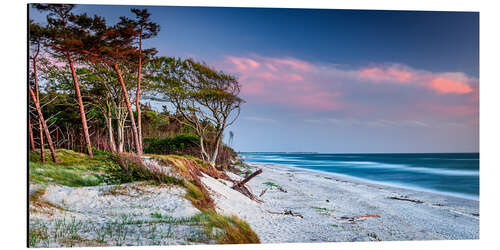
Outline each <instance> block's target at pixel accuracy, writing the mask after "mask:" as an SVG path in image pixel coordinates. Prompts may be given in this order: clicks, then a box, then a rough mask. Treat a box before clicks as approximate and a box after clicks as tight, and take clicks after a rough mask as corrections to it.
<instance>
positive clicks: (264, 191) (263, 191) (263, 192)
mask: <svg viewBox="0 0 500 250" xmlns="http://www.w3.org/2000/svg"><path fill="white" fill-rule="evenodd" d="M268 189H269V188H266V189H264V190H262V193H260V195H259V197H262V195H264V194H265V193H266V191H267V190H268Z"/></svg>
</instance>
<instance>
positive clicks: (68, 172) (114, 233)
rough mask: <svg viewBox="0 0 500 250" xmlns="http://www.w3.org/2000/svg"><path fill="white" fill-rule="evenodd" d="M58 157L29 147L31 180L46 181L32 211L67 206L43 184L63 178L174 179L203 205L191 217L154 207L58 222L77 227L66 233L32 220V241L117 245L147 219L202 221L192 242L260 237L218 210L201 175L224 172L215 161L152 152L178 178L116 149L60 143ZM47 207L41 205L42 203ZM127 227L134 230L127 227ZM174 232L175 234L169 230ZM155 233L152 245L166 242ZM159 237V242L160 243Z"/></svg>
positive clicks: (77, 181) (86, 181) (87, 181)
mask: <svg viewBox="0 0 500 250" xmlns="http://www.w3.org/2000/svg"><path fill="white" fill-rule="evenodd" d="M56 154H57V157H58V159H59V162H58V163H54V162H52V161H50V160H47V161H46V162H41V161H40V155H39V153H38V152H36V151H32V152H30V163H29V178H30V183H36V184H42V188H40V189H39V190H38V191H35V192H34V193H33V194H32V195H30V205H34V207H33V209H32V207H30V211H32V212H37V211H49V210H50V209H49V210H43V208H56V209H60V210H63V209H62V208H59V207H57V206H55V205H53V204H50V203H48V202H46V201H44V200H43V199H40V197H41V196H43V194H44V190H45V188H44V186H45V185H47V184H59V185H64V186H70V187H82V186H95V185H101V184H120V183H129V182H134V181H152V183H155V182H156V183H171V184H175V185H178V186H181V187H183V188H185V189H186V194H185V198H186V199H188V200H189V201H191V203H192V204H193V205H194V206H195V207H196V208H198V209H199V210H200V211H201V212H200V213H198V214H196V215H194V216H192V217H187V218H173V217H170V216H168V215H163V214H159V213H152V214H151V217H152V220H143V219H141V220H133V219H132V218H127V219H123V218H122V220H123V221H121V222H109V223H108V224H109V225H108V224H106V225H102V227H101V226H91V224H92V223H90V222H81V221H73V222H66V221H62V222H60V223H59V224H61V223H62V224H61V225H64V227H67V228H70V229H72V230H73V231H71V232H70V233H67V234H64V235H63V234H61V233H59V231H60V230H59V231H58V230H57V229H56V231H54V229H50V228H48V227H47V226H46V225H45V224H43V223H41V222H32V221H30V228H29V244H30V246H42V247H43V246H45V247H48V246H49V243H50V242H52V243H57V244H61V245H63V246H104V245H108V244H107V243H106V241H105V239H109V240H111V242H113V243H111V244H112V245H121V244H123V243H124V241H125V239H126V237H128V236H126V235H122V236H120V235H121V234H123V233H125V232H127V234H128V233H130V234H133V233H134V232H136V231H137V230H136V231H134V230H135V229H134V230H133V229H130V228H129V227H127V225H135V224H137V225H139V224H140V225H144V226H145V225H147V227H150V228H151V230H153V229H154V228H155V226H154V225H155V224H159V223H160V224H162V223H163V224H165V223H167V224H172V225H174V224H176V225H177V224H183V225H184V224H185V225H191V226H198V227H200V230H201V231H200V233H201V234H196V235H193V237H190V238H189V239H188V241H189V242H195V243H196V242H203V243H210V242H217V243H219V244H237V243H259V242H260V241H259V238H258V236H257V234H255V232H254V231H253V230H252V229H251V228H250V226H249V225H248V224H247V223H246V222H244V221H243V220H241V219H239V218H238V217H236V216H231V217H228V216H223V215H220V214H218V213H217V212H216V211H215V207H214V202H213V200H212V198H211V197H210V193H209V191H208V190H207V189H206V187H205V186H204V185H203V184H202V183H201V181H200V179H199V176H201V173H205V174H207V175H209V176H212V177H214V178H224V177H227V176H225V174H224V172H221V171H218V170H217V169H216V168H215V167H214V166H212V165H210V164H209V163H207V162H205V161H202V160H200V159H198V158H196V157H193V156H179V155H148V156H150V157H152V158H154V159H156V160H159V161H160V162H161V163H162V164H164V165H166V166H169V167H170V169H171V170H173V171H174V172H175V173H177V174H178V175H177V178H175V177H172V176H166V175H165V174H162V173H159V172H155V171H154V170H152V169H149V168H147V167H146V166H145V165H144V164H143V163H142V162H141V160H140V158H138V157H137V156H136V155H132V154H111V153H107V152H102V151H96V152H95V155H94V158H90V157H89V156H88V155H86V154H82V153H77V152H74V151H71V150H65V149H58V150H57V152H56ZM39 208H40V209H42V210H40V209H39ZM127 230H129V231H130V230H132V231H130V232H128V231H127ZM82 232H87V233H88V232H92V234H95V235H98V237H97V238H96V239H88V238H84V237H82V236H81V235H80V233H82ZM168 235H169V236H168V237H173V238H175V235H172V234H170V233H169V234H168ZM155 237H156V236H153V235H151V239H149V240H152V243H151V244H153V245H159V244H161V242H162V241H161V240H162V238H161V237H160V239H157V238H155ZM155 242H158V243H157V244H155Z"/></svg>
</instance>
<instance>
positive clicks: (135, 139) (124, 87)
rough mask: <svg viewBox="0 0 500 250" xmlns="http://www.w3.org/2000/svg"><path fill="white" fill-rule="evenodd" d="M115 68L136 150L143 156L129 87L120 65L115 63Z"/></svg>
mask: <svg viewBox="0 0 500 250" xmlns="http://www.w3.org/2000/svg"><path fill="white" fill-rule="evenodd" d="M113 67H114V69H115V71H116V74H117V75H118V80H120V84H121V85H122V90H123V95H124V96H125V104H126V105H127V109H128V112H129V117H130V123H131V124H132V133H133V135H134V141H135V148H136V151H137V154H138V155H141V154H142V151H141V146H140V145H139V136H138V135H137V127H136V126H135V118H134V113H133V111H132V105H130V100H129V99H128V93H127V87H126V86H125V83H124V82H123V78H122V73H121V71H120V68H118V64H116V63H114V64H113Z"/></svg>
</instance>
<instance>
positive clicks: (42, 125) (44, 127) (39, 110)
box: [28, 44, 57, 162]
mask: <svg viewBox="0 0 500 250" xmlns="http://www.w3.org/2000/svg"><path fill="white" fill-rule="evenodd" d="M38 46H40V44H38ZM39 49H40V47H38V50H37V54H36V55H35V57H34V58H33V74H34V75H35V76H34V78H35V88H36V96H35V93H33V90H32V89H31V87H28V88H29V90H30V94H31V98H32V99H33V103H35V109H36V112H37V114H38V121H39V129H40V154H41V155H40V157H41V159H42V162H45V149H44V142H43V132H42V131H45V137H47V142H48V143H49V149H50V154H51V155H52V160H53V161H54V162H57V156H56V151H55V149H54V145H53V144H52V138H51V136H50V132H49V128H48V127H47V124H46V123H45V119H44V118H43V114H42V108H40V95H39V93H40V90H39V88H38V72H37V67H36V58H37V56H38V51H39Z"/></svg>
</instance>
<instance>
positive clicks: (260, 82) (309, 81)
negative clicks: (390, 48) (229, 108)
mask: <svg viewBox="0 0 500 250" xmlns="http://www.w3.org/2000/svg"><path fill="white" fill-rule="evenodd" d="M216 65H217V67H218V68H220V69H222V70H224V71H226V72H230V73H233V74H236V75H237V76H238V79H239V81H240V83H241V84H242V91H241V93H242V95H243V98H244V99H245V100H247V102H248V103H267V104H278V105H279V106H281V107H286V108H289V109H301V110H307V111H309V112H327V111H333V110H343V111H346V112H349V113H350V114H354V115H362V116H370V115H375V114H377V113H381V114H388V113H391V115H393V116H399V117H402V118H404V119H407V120H412V119H415V118H426V117H427V116H428V115H429V114H432V115H436V116H443V115H445V116H457V115H462V114H471V113H473V111H474V110H476V111H477V110H478V103H477V102H472V101H470V99H471V98H473V97H471V96H477V95H478V80H477V79H475V78H471V77H468V76H467V75H465V74H464V73H461V72H455V73H435V72H431V71H426V70H418V69H414V68H411V67H409V66H406V65H403V64H384V65H372V66H370V67H362V68H358V69H346V68H345V67H340V66H337V65H332V64H313V63H310V62H306V61H303V60H299V59H295V58H274V57H265V56H260V55H255V54H252V55H250V56H247V57H236V56H227V57H225V59H224V61H219V62H218V63H217V64H216ZM367 83H376V84H368V85H367ZM394 84H398V85H400V86H401V87H397V88H393V87H391V85H394ZM387 91H390V93H394V94H395V95H396V96H395V97H396V98H394V101H393V102H391V105H388V104H387V101H384V100H383V99H380V98H383V96H387V93H388V92H387ZM399 93H401V94H402V95H399ZM415 95H417V96H418V98H415V99H412V100H408V99H402V97H401V96H410V97H411V96H415ZM379 96H380V97H379ZM412 102H413V103H412ZM423 103H424V104H425V105H426V106H425V107H423V106H421V104H423ZM477 112H478V111H477Z"/></svg>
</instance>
